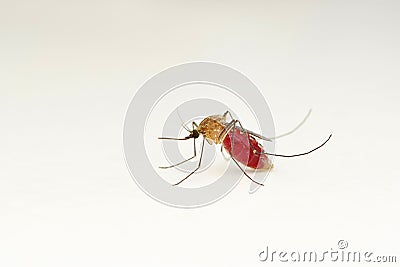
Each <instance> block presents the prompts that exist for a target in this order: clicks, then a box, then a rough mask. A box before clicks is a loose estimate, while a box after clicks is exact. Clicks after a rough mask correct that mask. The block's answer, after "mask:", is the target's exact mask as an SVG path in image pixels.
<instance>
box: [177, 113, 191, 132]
mask: <svg viewBox="0 0 400 267" xmlns="http://www.w3.org/2000/svg"><path fill="white" fill-rule="evenodd" d="M176 113H178V117H179V119H180V120H181V122H182V127H183V128H185V130H186V131H188V132H189V133H190V130H189V128H188V127H187V126H186V125H185V123H184V122H183V119H182V117H181V114H180V113H179V109H178V108H177V109H176Z"/></svg>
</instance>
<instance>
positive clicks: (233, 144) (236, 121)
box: [231, 120, 264, 186]
mask: <svg viewBox="0 0 400 267" xmlns="http://www.w3.org/2000/svg"><path fill="white" fill-rule="evenodd" d="M236 123H240V122H239V121H238V120H235V121H234V123H233V125H234V126H233V128H235V125H236ZM245 133H246V132H245ZM246 135H247V133H246ZM247 138H248V136H247ZM249 142H250V141H249ZM231 144H232V145H231V158H232V160H233V161H234V162H235V163H236V165H237V166H238V167H239V169H240V170H241V171H242V172H243V173H244V175H246V177H247V178H249V179H250V180H251V181H252V182H253V183H256V184H258V185H261V186H264V185H263V184H261V183H259V182H257V181H255V180H253V178H251V177H250V176H249V175H248V174H247V173H246V171H245V170H243V168H242V167H241V166H240V165H239V163H238V162H237V160H236V159H235V158H234V157H233V156H232V154H233V151H234V150H233V148H234V146H235V130H233V131H232V141H231Z"/></svg>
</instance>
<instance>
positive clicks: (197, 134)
mask: <svg viewBox="0 0 400 267" xmlns="http://www.w3.org/2000/svg"><path fill="white" fill-rule="evenodd" d="M193 137H194V138H198V137H199V132H198V131H196V130H194V131H193Z"/></svg>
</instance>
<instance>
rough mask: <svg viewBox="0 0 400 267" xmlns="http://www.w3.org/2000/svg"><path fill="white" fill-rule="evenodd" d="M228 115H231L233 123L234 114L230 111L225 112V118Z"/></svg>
mask: <svg viewBox="0 0 400 267" xmlns="http://www.w3.org/2000/svg"><path fill="white" fill-rule="evenodd" d="M226 115H229V117H231V121H234V120H235V119H234V118H233V116H232V113H231V112H230V111H229V110H227V111H225V113H224V115H223V116H224V117H225V118H226Z"/></svg>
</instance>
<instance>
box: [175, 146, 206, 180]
mask: <svg viewBox="0 0 400 267" xmlns="http://www.w3.org/2000/svg"><path fill="white" fill-rule="evenodd" d="M205 140H206V139H205V138H203V142H202V144H201V152H200V160H199V165H197V167H196V169H194V171H192V172H191V173H189V175H188V176H186V177H185V178H183V179H182V180H180V181H179V182H177V183H176V184H173V185H178V184H180V183H182V182H183V181H185V180H186V179H187V178H189V177H190V176H191V175H192V174H193V173H195V172H196V171H197V170H198V169H199V168H200V166H201V160H202V159H203V150H204V141H205Z"/></svg>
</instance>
